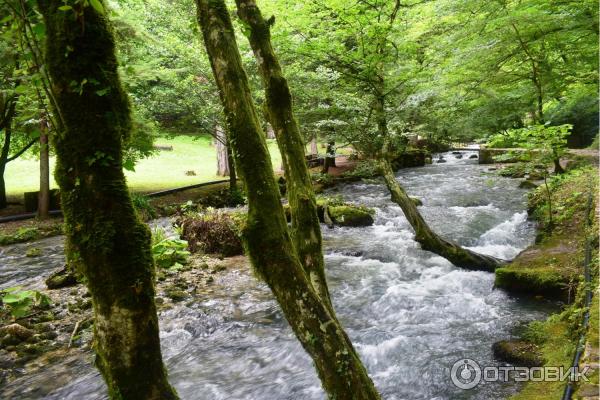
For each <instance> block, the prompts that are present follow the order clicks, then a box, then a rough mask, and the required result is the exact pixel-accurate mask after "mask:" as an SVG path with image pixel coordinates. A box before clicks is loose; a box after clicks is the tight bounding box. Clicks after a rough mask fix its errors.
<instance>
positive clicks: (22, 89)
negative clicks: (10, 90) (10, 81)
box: [15, 85, 27, 94]
mask: <svg viewBox="0 0 600 400" xmlns="http://www.w3.org/2000/svg"><path fill="white" fill-rule="evenodd" d="M25 92H27V86H25V85H19V86H17V87H16V88H15V93H17V94H23V93H25Z"/></svg>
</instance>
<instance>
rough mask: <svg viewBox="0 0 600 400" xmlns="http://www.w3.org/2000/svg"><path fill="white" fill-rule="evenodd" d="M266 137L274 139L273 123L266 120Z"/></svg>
mask: <svg viewBox="0 0 600 400" xmlns="http://www.w3.org/2000/svg"><path fill="white" fill-rule="evenodd" d="M267 139H275V130H274V129H273V125H271V124H270V123H268V122H267Z"/></svg>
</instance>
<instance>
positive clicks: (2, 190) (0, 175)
mask: <svg viewBox="0 0 600 400" xmlns="http://www.w3.org/2000/svg"><path fill="white" fill-rule="evenodd" d="M5 169H6V164H5V163H4V162H3V161H2V160H0V210H1V209H3V208H6V207H7V206H8V201H7V199H6V181H5V179H4V171H5Z"/></svg>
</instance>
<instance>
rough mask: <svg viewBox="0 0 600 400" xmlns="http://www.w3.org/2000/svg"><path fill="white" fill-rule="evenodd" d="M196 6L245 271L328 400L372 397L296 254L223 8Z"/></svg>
mask: <svg viewBox="0 0 600 400" xmlns="http://www.w3.org/2000/svg"><path fill="white" fill-rule="evenodd" d="M196 3H197V6H198V20H199V23H200V26H201V29H202V35H203V38H204V43H205V46H206V49H207V52H208V55H209V58H210V62H211V66H212V69H213V74H214V76H215V80H216V82H217V86H218V88H219V94H220V97H221V102H222V104H223V108H224V111H225V116H226V121H227V124H228V128H229V129H228V134H229V135H230V143H231V147H232V150H233V154H234V158H235V164H236V167H237V169H238V174H239V175H240V177H241V178H242V179H243V180H244V182H245V185H246V192H247V195H248V219H247V223H246V226H245V229H244V235H243V237H244V242H245V246H246V250H247V252H248V255H249V256H250V260H251V262H252V265H253V266H254V268H255V270H256V272H257V273H258V274H259V275H260V276H261V277H262V278H263V279H264V280H265V281H266V283H267V284H268V285H269V287H270V288H271V290H272V291H273V294H274V295H275V297H276V299H277V301H278V302H279V304H280V306H281V309H282V310H283V313H284V315H285V317H286V319H287V320H288V322H289V323H290V326H291V327H292V329H293V331H294V333H295V334H296V337H297V338H298V339H299V340H300V342H301V343H302V346H303V347H304V349H305V350H306V351H307V352H308V353H309V354H310V355H311V357H312V358H313V360H314V364H315V367H316V369H317V371H318V373H319V377H320V378H321V382H322V383H323V387H324V388H325V390H326V391H327V393H328V394H329V397H330V398H335V399H338V400H342V399H378V398H379V395H378V393H377V391H376V390H375V387H374V385H373V383H372V381H371V379H370V378H369V377H368V375H367V373H366V370H365V368H364V367H363V365H362V363H361V362H360V359H359V358H358V355H357V353H356V352H355V350H354V348H353V347H352V344H351V343H350V340H349V339H348V337H347V336H346V334H345V332H344V331H343V329H342V327H341V325H340V324H339V322H338V321H337V320H336V318H335V316H334V315H332V312H331V310H330V308H329V307H327V306H326V305H325V303H324V302H323V301H322V299H321V298H320V297H319V296H318V295H317V293H316V292H315V290H314V289H313V287H312V285H311V284H310V282H309V279H308V277H307V274H306V272H305V270H304V268H303V266H302V264H301V262H300V260H299V258H298V256H297V254H296V251H295V248H294V245H293V243H292V240H291V238H290V235H289V232H288V229H287V223H286V220H285V216H284V213H283V207H282V205H281V202H280V198H279V190H278V187H277V185H276V183H275V179H274V176H273V166H272V164H271V159H270V156H269V153H268V150H267V145H266V140H265V134H264V132H263V131H262V129H261V128H260V124H259V119H258V115H257V113H256V109H255V106H254V103H253V100H252V96H251V93H250V89H249V85H248V78H247V76H246V73H245V71H244V69H243V67H242V62H241V57H240V54H239V50H238V47H237V43H236V40H235V33H234V30H233V26H232V24H231V19H230V16H229V12H228V10H227V7H226V5H225V3H224V1H223V0H196Z"/></svg>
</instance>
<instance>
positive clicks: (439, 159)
mask: <svg viewBox="0 0 600 400" xmlns="http://www.w3.org/2000/svg"><path fill="white" fill-rule="evenodd" d="M436 162H437V163H438V164H441V163H445V162H446V160H445V159H444V158H443V157H440V158H438V159H437V161H436Z"/></svg>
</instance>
